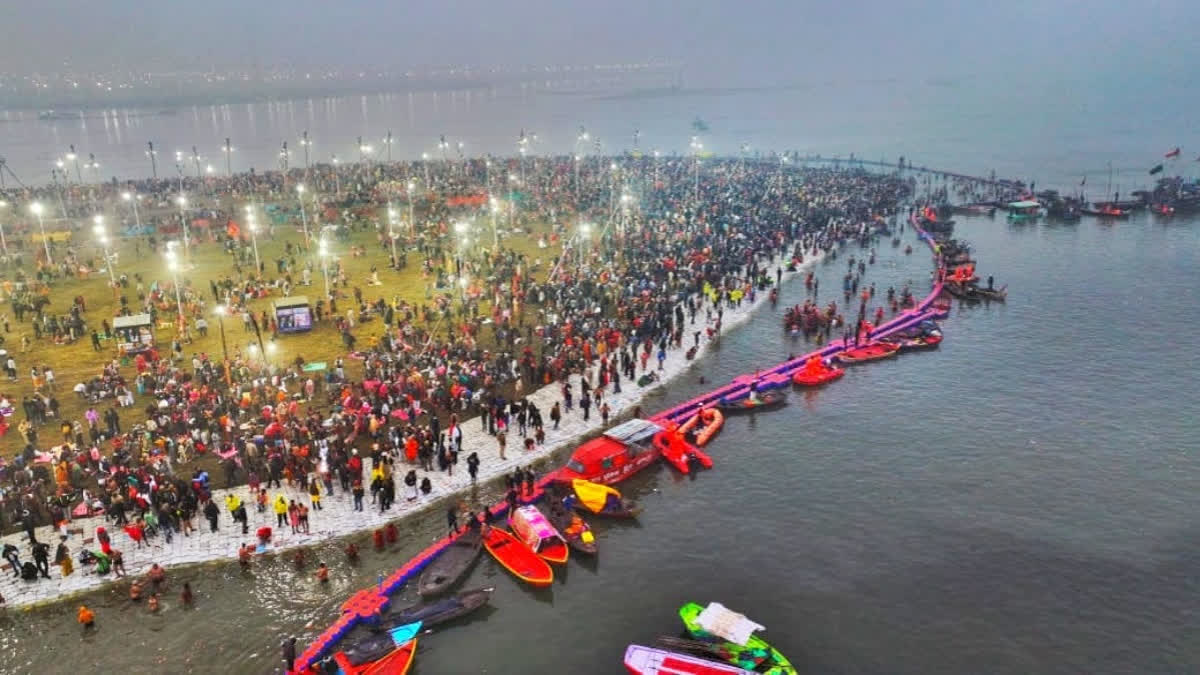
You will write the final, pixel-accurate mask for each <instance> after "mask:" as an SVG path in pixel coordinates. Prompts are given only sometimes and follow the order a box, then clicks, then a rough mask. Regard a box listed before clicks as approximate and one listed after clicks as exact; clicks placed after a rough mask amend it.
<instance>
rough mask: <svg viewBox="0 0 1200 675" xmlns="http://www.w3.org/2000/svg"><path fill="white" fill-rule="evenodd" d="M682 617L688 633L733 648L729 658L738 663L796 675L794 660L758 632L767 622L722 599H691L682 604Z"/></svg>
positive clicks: (771, 673)
mask: <svg viewBox="0 0 1200 675" xmlns="http://www.w3.org/2000/svg"><path fill="white" fill-rule="evenodd" d="M679 618H680V619H682V620H683V627H684V629H685V630H687V633H688V635H690V636H692V637H693V638H695V639H697V640H702V641H704V642H711V643H715V644H717V645H719V647H721V648H723V649H726V650H728V651H729V656H728V661H729V662H730V663H732V664H734V665H736V666H742V664H747V665H749V666H750V668H752V669H753V670H754V672H756V673H767V674H768V675H795V674H796V668H795V667H794V666H792V663H791V661H788V659H787V657H786V656H784V655H783V654H781V653H780V652H779V650H778V649H775V648H774V647H772V646H771V645H770V644H769V643H768V642H767V641H766V640H764V639H762V638H760V637H758V636H757V635H754V632H755V631H758V630H763V626H761V625H759V624H757V623H754V622H753V621H751V620H749V619H747V618H746V617H745V616H743V615H741V614H738V613H736V612H733V611H731V610H729V609H728V608H726V607H725V606H724V605H722V604H721V603H719V602H712V603H709V605H708V606H707V607H701V606H700V605H699V604H698V603H695V602H689V603H687V604H686V605H684V606H682V607H680V608H679Z"/></svg>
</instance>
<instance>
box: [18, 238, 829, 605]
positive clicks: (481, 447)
mask: <svg viewBox="0 0 1200 675" xmlns="http://www.w3.org/2000/svg"><path fill="white" fill-rule="evenodd" d="M788 250H790V248H789V249H788ZM821 259H822V256H821V255H819V254H818V255H814V256H811V257H808V258H806V260H805V262H804V264H803V265H801V266H799V267H798V269H797V270H796V271H795V272H785V273H784V278H785V279H786V278H791V277H792V276H794V275H797V274H801V273H804V272H806V271H807V270H809V269H811V267H812V266H813V265H815V264H817V263H818V262H819V261H820V260H821ZM776 260H778V259H773V260H772V264H774V262H775V261H776ZM779 264H780V265H781V266H782V261H779ZM767 301H768V294H767V293H757V294H756V295H755V297H754V300H753V301H749V300H743V301H742V303H741V304H740V305H739V306H737V307H732V308H726V309H725V311H724V315H723V318H722V320H721V330H720V333H719V334H717V336H714V339H707V338H702V339H701V342H700V346H699V349H698V350H697V353H696V354H695V358H699V357H700V356H702V355H703V354H704V353H705V352H706V351H707V350H708V349H709V348H710V347H711V346H712V344H713V343H714V342H717V339H716V338H717V337H719V335H723V334H725V333H727V332H728V331H730V330H731V329H733V328H734V327H736V326H738V325H741V324H742V323H744V322H745V321H747V320H748V319H749V318H750V316H751V315H752V313H753V312H754V310H755V309H756V308H758V307H760V306H762V304H763V303H765V302H767ZM711 326H712V323H707V324H706V322H705V319H704V311H703V309H701V310H700V311H699V312H697V318H696V324H695V325H694V327H692V328H691V330H698V331H700V332H701V333H704V332H705V331H706V329H707V328H708V327H711ZM688 344H690V342H689V340H688V339H686V335H685V340H684V345H685V346H684V347H683V348H677V349H670V350H668V351H667V356H666V359H665V361H664V362H663V368H662V370H661V371H658V375H659V380H658V381H657V382H655V383H652V384H651V385H648V386H646V387H639V386H637V384H636V382H632V381H627V382H625V383H624V385H623V388H622V391H621V393H612V392H608V393H606V395H605V397H604V401H606V402H607V403H608V405H609V407H610V411H611V412H610V422H611V421H613V420H616V419H618V418H620V417H621V416H623V415H626V414H628V413H629V412H630V411H632V410H633V409H634V407H635V406H636V405H638V403H639V402H640V401H641V400H642V399H643V398H644V397H645V396H646V395H647V394H649V393H650V392H652V391H654V390H655V389H657V388H659V387H661V386H664V385H666V384H667V383H668V382H670V381H671V380H673V379H675V378H677V377H679V376H680V375H682V374H683V373H685V372H687V371H688V370H689V366H690V365H691V364H692V363H694V359H692V360H689V359H687V358H686V350H687V347H686V346H687V345H688ZM653 364H654V361H653V360H651V362H650V367H651V368H653V367H654V365H653ZM639 375H640V373H639ZM579 379H580V376H579V375H577V374H575V375H571V376H570V380H571V383H572V385H573V387H574V391H579ZM526 398H528V399H529V400H530V401H532V402H534V403H535V404H536V405H537V406H538V407H539V408H540V409H542V410H549V409H550V407H551V406H553V405H554V403H555V402H558V401H561V384H560V383H557V382H555V383H552V384H549V385H546V386H544V387H541V388H540V389H538V390H536V391H534V392H532V393H531V394H529V395H528V396H527V397H526ZM598 407H599V402H597V403H596V404H595V405H594V406H593V409H592V413H591V415H590V419H588V420H584V419H583V416H582V412H581V411H580V410H579V409H578V408H576V409H575V410H573V411H570V412H567V411H565V410H564V414H563V420H562V423H561V424H560V426H559V428H558V429H557V430H556V429H553V428H552V426H547V427H546V429H545V432H546V442H545V444H544V445H542V446H541V447H538V448H536V449H535V450H533V451H529V452H526V451H525V450H524V449H523V448H522V439H520V437H519V435H518V434H517V433H516V431H517V430H516V429H515V428H513V429H512V430H511V431H510V433H509V442H508V447H507V449H506V452H505V456H506V458H505V459H501V458H500V453H499V449H498V444H497V442H496V439H495V438H494V437H492V436H490V435H488V434H487V433H486V432H485V431H484V430H483V429H482V428H481V425H480V423H479V421H478V419H479V418H472V419H470V420H466V421H465V422H464V423H463V443H462V452H461V453H460V458H465V457H466V456H468V455H470V454H471V453H472V452H475V453H477V454H478V455H479V458H480V467H479V473H478V477H477V482H479V483H486V482H487V481H490V480H493V479H496V478H498V477H500V476H502V475H504V474H507V473H511V472H512V471H513V470H514V469H515V468H517V467H527V466H530V465H536V464H538V463H539V462H544V461H545V460H546V459H547V458H549V457H551V456H552V455H553V454H554V453H555V452H557V451H559V450H561V449H564V448H566V447H567V446H569V445H571V444H573V443H576V442H578V441H579V440H581V439H582V438H584V437H586V436H587V435H589V434H594V433H596V432H598V431H600V430H601V429H602V428H603V426H604V425H603V423H602V421H601V416H600V414H599V413H598V412H597V408H598ZM407 468H408V467H404V469H405V470H407ZM418 473H419V474H420V477H425V476H428V477H429V479H430V482H431V483H432V484H433V489H432V491H431V492H430V493H429V494H428V495H422V496H420V497H418V498H416V499H414V500H412V501H406V500H405V498H404V495H405V494H407V493H406V492H404V490H403V488H402V489H401V490H400V491H399V492H400V494H398V495H397V501H396V503H395V504H394V505H393V508H392V509H391V510H389V511H385V512H380V511H379V509H378V507H377V506H376V505H374V504H371V503H369V502H368V500H366V499H364V510H363V511H361V512H358V511H355V510H354V508H353V499H352V498H351V495H350V494H348V493H345V492H343V491H341V490H340V489H337V487H336V485H335V490H334V494H331V495H330V494H324V495H322V499H321V505H322V509H321V510H316V509H313V510H311V511H310V515H309V519H310V529H309V532H308V533H303V534H301V533H297V534H293V533H291V532H290V527H285V528H277V527H276V518H275V514H274V512H273V511H272V510H271V508H270V506H269V505H268V507H267V508H266V510H265V511H264V512H262V513H259V512H257V511H256V509H255V508H254V506H253V504H254V499H253V496H252V495H251V494H250V490H249V488H248V487H246V486H239V487H234V488H233V489H227V490H226V489H216V490H214V491H213V500H214V501H215V502H216V503H217V504H218V506H222V509H221V515H220V517H219V522H218V530H217V531H216V532H210V531H209V527H208V523H207V521H205V520H204V518H202V517H197V518H195V519H194V520H195V524H196V530H195V531H194V532H193V533H192V534H191V536H189V537H184V536H182V535H181V534H175V535H174V536H173V538H172V541H171V542H170V543H167V542H166V541H165V540H164V539H163V538H162V536H161V535H159V536H156V537H153V538H151V539H150V540H149V541H146V542H143V544H142V546H141V547H138V546H137V543H136V542H135V541H134V540H133V539H131V538H130V537H129V536H128V535H127V534H126V533H125V532H123V531H122V530H121V529H120V528H119V527H116V526H113V525H112V524H111V523H110V522H109V521H107V520H105V519H104V518H81V519H77V520H74V521H72V522H71V523H70V524H69V525H68V531H69V532H70V535H69V536H68V538H67V540H66V544H67V547H68V549H69V551H70V554H71V557H72V559H73V561H78V559H79V554H80V552H81V551H82V550H84V549H85V548H86V549H89V550H98V549H99V548H100V545H99V543H98V542H96V541H94V536H95V531H96V527H98V526H102V527H105V528H106V529H107V530H109V533H110V536H111V537H112V544H113V547H114V548H115V549H117V550H120V551H121V552H122V554H123V556H124V560H125V566H126V569H127V571H128V573H129V574H130V575H131V576H137V575H140V574H144V573H145V572H146V571H147V570H149V569H150V567H151V565H153V564H155V563H157V564H159V565H162V566H164V567H166V568H167V569H168V570H170V569H172V568H179V567H181V566H187V565H195V564H200V563H206V562H213V561H220V560H228V561H232V560H236V559H237V556H238V550H239V548H240V547H241V546H242V545H243V544H247V543H250V544H253V543H254V542H255V539H256V538H255V536H254V533H255V532H256V531H257V530H258V528H260V527H271V528H273V536H272V540H271V543H270V546H269V547H268V548H267V550H266V551H265V553H268V554H271V553H278V552H281V551H287V550H291V549H296V548H300V547H304V546H311V545H314V544H318V543H321V542H325V541H328V540H331V539H334V538H337V537H343V536H347V535H352V534H355V533H359V532H363V531H367V530H372V529H375V528H378V527H382V526H383V525H385V524H386V523H388V522H394V521H396V520H398V519H401V518H406V517H409V516H412V515H415V514H417V513H420V512H422V511H424V510H426V509H428V508H431V507H432V506H434V505H435V504H436V503H438V502H440V501H441V500H443V499H446V498H449V497H458V498H462V497H463V496H465V495H466V494H467V493H468V492H469V490H470V489H471V480H470V477H469V476H468V475H467V472H466V463H465V461H460V462H459V468H458V470H457V471H456V472H455V473H454V475H452V476H451V475H447V474H445V473H442V472H437V471H434V472H418ZM230 494H232V495H235V496H236V497H238V498H239V499H240V500H242V501H243V502H244V503H245V504H246V505H247V511H248V512H249V513H248V515H249V519H248V521H249V522H248V529H249V534H242V532H241V528H240V526H239V525H238V524H237V523H234V522H233V521H232V519H231V518H230V516H229V513H228V512H227V510H226V509H224V508H223V505H224V503H225V497H226V496H227V495H230ZM268 494H269V498H270V502H272V503H273V502H274V501H275V499H276V497H277V496H278V495H283V496H284V498H285V499H287V500H289V501H290V500H295V501H296V502H297V503H303V504H310V502H309V496H308V494H307V492H304V491H302V490H300V489H299V488H298V487H295V488H288V487H284V488H283V489H274V490H269V491H268ZM483 506H487V505H486V504H471V505H470V507H471V508H473V509H475V510H478V509H479V508H482V507H483ZM372 507H374V508H372ZM35 536H36V537H37V540H38V541H39V542H44V543H47V544H49V545H50V548H51V551H53V550H54V548H55V547H56V546H57V544H58V542H59V534H58V531H57V530H55V529H53V528H51V527H48V526H46V527H39V528H36V530H35ZM4 543H12V544H14V545H16V546H17V547H18V548H19V549H21V551H27V550H28V540H27V538H26V536H25V535H24V534H11V535H8V536H5V537H3V538H0V546H2V545H3V544H4ZM25 560H26V558H25V557H23V558H22V562H24V561H25ZM6 571H7V572H8V573H7V574H3V572H6ZM117 581H119V580H118V579H116V578H113V577H112V576H111V575H105V576H99V575H96V574H94V573H93V572H92V571H91V570H89V569H87V568H83V567H82V566H80V565H78V564H76V570H75V572H74V573H73V574H72V575H70V576H68V577H62V576H61V574H60V571H59V569H57V568H55V569H53V570H52V571H51V578H50V579H40V580H39V581H22V580H21V579H20V578H18V577H17V576H16V575H15V574H13V573H12V571H11V570H8V569H7V565H4V566H0V594H3V596H4V598H5V599H6V600H7V605H8V606H10V607H29V606H34V605H40V604H48V603H54V602H58V601H60V600H63V599H66V598H68V597H70V596H72V595H76V594H79V593H83V592H87V591H91V590H95V589H98V588H101V587H103V586H106V585H110V584H113V583H116V582H117Z"/></svg>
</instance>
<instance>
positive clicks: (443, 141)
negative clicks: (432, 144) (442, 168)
mask: <svg viewBox="0 0 1200 675" xmlns="http://www.w3.org/2000/svg"><path fill="white" fill-rule="evenodd" d="M449 147H450V144H449V143H447V142H446V137H445V136H442V138H441V140H439V141H438V149H439V150H441V151H442V162H444V163H447V164H448V163H449V162H450V159H449V158H448V157H446V150H447V149H448V148H449Z"/></svg>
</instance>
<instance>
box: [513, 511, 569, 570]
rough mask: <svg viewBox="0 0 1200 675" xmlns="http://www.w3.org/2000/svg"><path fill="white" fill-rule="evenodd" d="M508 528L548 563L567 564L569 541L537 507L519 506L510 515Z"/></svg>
mask: <svg viewBox="0 0 1200 675" xmlns="http://www.w3.org/2000/svg"><path fill="white" fill-rule="evenodd" d="M508 526H509V527H510V528H511V529H512V533H513V535H515V536H516V537H517V538H518V539H520V540H521V541H522V542H524V544H525V545H526V546H528V547H529V550H531V551H533V552H534V553H536V554H537V555H538V556H539V557H541V558H542V559H543V560H545V561H546V562H552V563H565V562H567V556H568V555H570V548H569V547H568V546H567V540H566V539H564V538H563V536H562V534H561V533H560V532H559V531H558V530H556V529H554V526H553V525H551V524H550V521H549V520H546V516H543V515H542V512H541V511H538V510H537V507H536V506H531V505H529V504H526V505H524V506H518V507H517V508H516V509H514V510H513V511H512V512H511V513H509V514H508Z"/></svg>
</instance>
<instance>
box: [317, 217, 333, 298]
mask: <svg viewBox="0 0 1200 675" xmlns="http://www.w3.org/2000/svg"><path fill="white" fill-rule="evenodd" d="M317 253H318V254H319V255H320V256H321V275H322V276H324V277H325V299H326V300H328V299H329V297H330V296H329V264H328V259H329V244H328V243H327V242H326V239H325V233H324V232H322V233H321V239H320V242H319V243H318V244H317Z"/></svg>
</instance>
